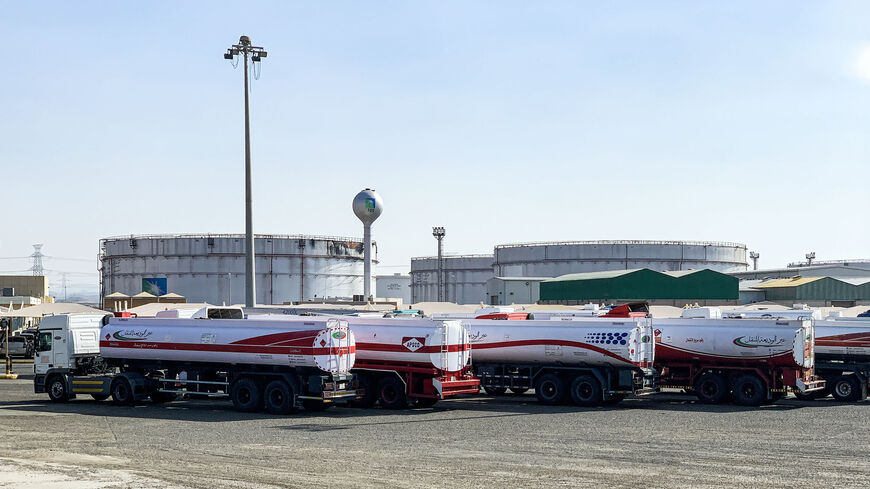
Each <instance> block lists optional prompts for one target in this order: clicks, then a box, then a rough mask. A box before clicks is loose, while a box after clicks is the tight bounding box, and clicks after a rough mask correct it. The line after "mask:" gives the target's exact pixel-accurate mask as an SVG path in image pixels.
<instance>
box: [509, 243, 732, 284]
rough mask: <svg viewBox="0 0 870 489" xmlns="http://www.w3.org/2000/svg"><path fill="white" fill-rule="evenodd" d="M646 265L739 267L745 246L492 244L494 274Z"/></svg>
mask: <svg viewBox="0 0 870 489" xmlns="http://www.w3.org/2000/svg"><path fill="white" fill-rule="evenodd" d="M635 268H649V269H650V270H656V271H668V270H689V269H695V270H698V269H703V268H708V269H710V270H716V271H719V272H732V271H744V270H746V268H747V263H746V245H744V244H741V243H719V242H709V241H565V242H551V243H520V244H504V245H499V246H496V247H495V251H494V256H493V273H494V275H495V276H497V277H558V276H560V275H565V274H568V273H581V272H599V271H607V270H628V269H635Z"/></svg>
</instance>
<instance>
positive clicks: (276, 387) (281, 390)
mask: <svg viewBox="0 0 870 489" xmlns="http://www.w3.org/2000/svg"><path fill="white" fill-rule="evenodd" d="M294 397H295V396H294V394H293V387H291V386H290V384H288V383H287V382H285V381H283V380H273V381H272V382H269V383H268V384H266V389H265V390H263V405H264V406H265V408H266V412H267V413H269V414H290V413H292V412H293V411H294V410H295V407H296V403H295V399H294Z"/></svg>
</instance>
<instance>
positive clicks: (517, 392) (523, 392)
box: [511, 387, 529, 395]
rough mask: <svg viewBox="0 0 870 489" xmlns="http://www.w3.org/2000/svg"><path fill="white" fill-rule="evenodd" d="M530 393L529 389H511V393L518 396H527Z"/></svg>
mask: <svg viewBox="0 0 870 489" xmlns="http://www.w3.org/2000/svg"><path fill="white" fill-rule="evenodd" d="M528 391H529V388H528V387H511V392H513V393H514V394H516V395H520V394H525V393H526V392H528Z"/></svg>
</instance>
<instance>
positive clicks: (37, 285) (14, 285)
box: [0, 275, 54, 307]
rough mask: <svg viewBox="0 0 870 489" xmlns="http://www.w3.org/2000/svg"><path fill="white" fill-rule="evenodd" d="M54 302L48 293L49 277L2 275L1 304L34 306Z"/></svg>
mask: <svg viewBox="0 0 870 489" xmlns="http://www.w3.org/2000/svg"><path fill="white" fill-rule="evenodd" d="M44 302H54V297H51V296H50V295H49V293H48V278H47V277H45V276H42V275H0V305H2V306H4V307H9V305H10V304H14V305H15V306H16V307H17V306H20V305H22V304H23V305H25V306H32V305H36V304H42V303H44Z"/></svg>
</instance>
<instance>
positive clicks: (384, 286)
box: [375, 273, 411, 304]
mask: <svg viewBox="0 0 870 489" xmlns="http://www.w3.org/2000/svg"><path fill="white" fill-rule="evenodd" d="M375 297H377V298H379V299H402V303H403V304H410V303H411V276H410V275H404V274H401V273H394V274H392V275H378V276H376V277H375Z"/></svg>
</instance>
